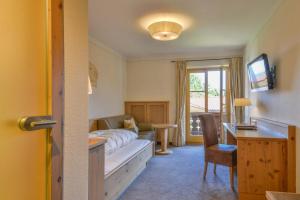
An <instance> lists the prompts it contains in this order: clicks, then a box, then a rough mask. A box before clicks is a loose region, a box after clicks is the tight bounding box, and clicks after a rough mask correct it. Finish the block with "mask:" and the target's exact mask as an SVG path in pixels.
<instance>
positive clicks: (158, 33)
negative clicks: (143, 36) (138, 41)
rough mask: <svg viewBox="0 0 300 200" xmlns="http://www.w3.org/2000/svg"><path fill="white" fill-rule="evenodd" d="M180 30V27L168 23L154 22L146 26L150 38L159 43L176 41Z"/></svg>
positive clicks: (174, 23)
mask: <svg viewBox="0 0 300 200" xmlns="http://www.w3.org/2000/svg"><path fill="white" fill-rule="evenodd" d="M182 30H183V27H182V25H180V24H178V23H176V22H170V21H160V22H155V23H152V24H150V25H149V26H148V31H149V33H150V35H151V36H152V38H154V39H156V40H161V41H169V40H175V39H177V38H178V37H179V35H180V34H181V32H182Z"/></svg>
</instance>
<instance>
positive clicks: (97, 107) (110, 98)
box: [89, 39, 126, 119]
mask: <svg viewBox="0 0 300 200" xmlns="http://www.w3.org/2000/svg"><path fill="white" fill-rule="evenodd" d="M89 59H90V61H91V62H92V63H93V64H94V65H95V66H96V68H97V70H98V82H97V89H96V90H94V91H93V94H92V95H89V118H90V119H92V118H99V117H108V116H114V115H120V114H124V100H125V95H126V60H125V59H124V58H123V57H122V56H121V55H120V54H118V53H117V52H115V51H113V50H111V49H109V48H107V47H105V46H103V45H102V44H101V43H99V42H97V41H95V40H93V39H90V42H89Z"/></svg>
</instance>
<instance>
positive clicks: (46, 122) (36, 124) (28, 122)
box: [19, 116, 56, 131]
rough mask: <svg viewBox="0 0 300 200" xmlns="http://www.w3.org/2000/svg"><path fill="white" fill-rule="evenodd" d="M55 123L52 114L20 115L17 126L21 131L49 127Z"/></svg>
mask: <svg viewBox="0 0 300 200" xmlns="http://www.w3.org/2000/svg"><path fill="white" fill-rule="evenodd" d="M55 124H56V121H55V120H53V119H52V116H33V117H22V118H21V119H20V120H19V127H20V129H22V130H23V131H34V130H39V129H49V128H52V127H53V126H54V125H55Z"/></svg>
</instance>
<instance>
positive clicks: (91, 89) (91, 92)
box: [88, 77, 93, 94]
mask: <svg viewBox="0 0 300 200" xmlns="http://www.w3.org/2000/svg"><path fill="white" fill-rule="evenodd" d="M88 94H93V88H92V84H91V80H90V77H89V78H88Z"/></svg>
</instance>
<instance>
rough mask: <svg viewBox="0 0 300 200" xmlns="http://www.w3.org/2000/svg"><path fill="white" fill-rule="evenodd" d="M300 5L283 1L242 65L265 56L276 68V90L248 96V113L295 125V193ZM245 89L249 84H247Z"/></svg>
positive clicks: (299, 174) (299, 122) (299, 139)
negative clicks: (250, 100)
mask: <svg viewBox="0 0 300 200" xmlns="http://www.w3.org/2000/svg"><path fill="white" fill-rule="evenodd" d="M299 8H300V1H299V0H285V1H283V2H282V4H281V5H280V6H279V8H278V10H277V12H275V14H274V15H273V16H272V17H271V18H270V20H269V22H268V23H267V24H266V25H265V26H264V27H263V29H262V30H261V31H260V32H259V33H258V34H257V36H256V37H255V38H254V39H253V40H251V41H250V42H249V43H248V45H247V48H246V52H245V63H248V62H249V61H251V60H252V59H254V58H255V57H256V56H258V55H259V54H261V53H267V54H268V56H269V59H270V64H271V65H277V76H278V77H277V86H276V89H275V90H273V91H268V92H260V93H250V92H249V91H248V95H249V96H250V97H251V99H252V101H254V103H255V104H256V106H253V107H252V109H251V112H250V115H252V116H261V117H265V118H269V119H274V120H277V121H281V122H286V123H290V124H294V125H296V126H297V127H298V128H297V191H298V192H300V135H299V133H300V128H299V127H300V104H299V102H300V26H299V19H300V12H299ZM246 88H248V81H247V83H246Z"/></svg>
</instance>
